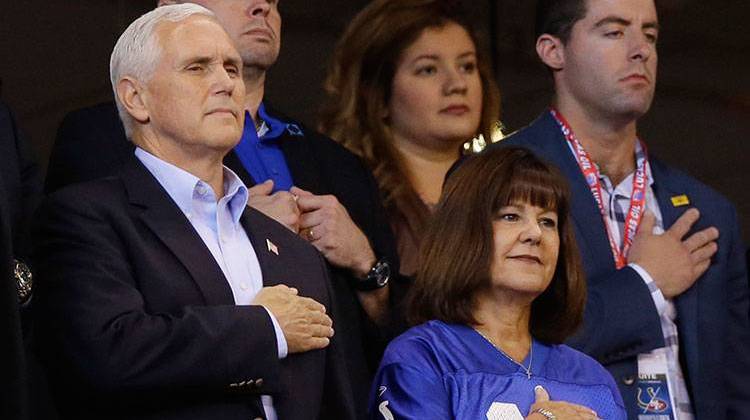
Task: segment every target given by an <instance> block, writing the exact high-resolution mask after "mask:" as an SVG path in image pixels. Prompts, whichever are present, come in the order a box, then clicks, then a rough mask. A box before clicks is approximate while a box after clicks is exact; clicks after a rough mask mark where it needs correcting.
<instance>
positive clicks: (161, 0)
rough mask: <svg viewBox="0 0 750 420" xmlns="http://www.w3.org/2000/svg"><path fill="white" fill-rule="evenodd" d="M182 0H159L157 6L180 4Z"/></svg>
mask: <svg viewBox="0 0 750 420" xmlns="http://www.w3.org/2000/svg"><path fill="white" fill-rule="evenodd" d="M179 3H180V2H179V1H177V0H159V2H158V3H156V7H160V6H166V5H168V4H179Z"/></svg>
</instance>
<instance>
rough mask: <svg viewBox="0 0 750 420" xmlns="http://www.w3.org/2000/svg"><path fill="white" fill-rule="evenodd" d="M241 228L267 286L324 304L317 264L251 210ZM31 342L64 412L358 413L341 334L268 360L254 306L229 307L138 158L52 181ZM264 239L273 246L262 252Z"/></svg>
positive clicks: (259, 312) (42, 215) (326, 297)
mask: <svg viewBox="0 0 750 420" xmlns="http://www.w3.org/2000/svg"><path fill="white" fill-rule="evenodd" d="M242 224H243V226H244V228H245V230H246V232H247V234H248V236H249V237H250V240H251V242H252V244H253V247H254V249H255V252H256V253H257V255H258V259H259V261H260V265H261V269H262V272H263V282H264V285H265V286H270V285H275V284H285V285H288V286H290V287H296V288H297V289H298V290H299V293H300V295H303V296H308V297H311V298H313V299H315V300H316V301H318V302H320V303H322V304H324V305H325V306H327V307H328V308H329V311H330V312H331V313H332V315H333V317H335V316H336V315H335V314H336V311H335V308H333V307H332V302H331V296H330V293H331V291H330V285H329V280H328V276H327V271H326V267H325V264H324V262H323V260H322V257H321V256H320V254H319V253H318V252H317V251H316V250H315V248H313V247H312V246H311V245H309V244H308V243H306V242H305V241H303V240H301V239H300V238H298V237H297V236H296V235H294V234H292V233H291V232H289V230H287V229H286V228H284V227H283V226H281V225H279V224H278V223H276V222H275V221H273V220H271V219H269V218H267V217H266V216H264V215H262V214H261V213H259V212H258V211H255V210H253V209H250V208H248V209H246V211H245V214H244V215H243V217H242ZM35 238H36V240H37V246H38V262H39V263H38V266H39V277H40V280H39V282H38V283H39V284H38V288H37V294H36V296H35V299H37V300H38V301H37V303H36V304H37V310H38V315H39V317H38V326H39V332H40V334H39V338H40V342H41V345H42V349H43V350H46V355H47V357H46V358H45V361H46V362H47V365H48V366H49V367H50V370H51V372H52V373H53V379H54V380H53V384H54V385H55V386H56V391H57V392H56V394H57V397H58V401H60V402H61V411H62V414H63V415H64V416H65V417H68V418H87V417H91V418H160V419H166V418H175V419H177V418H179V419H219V418H220V419H248V418H255V417H256V416H257V417H259V416H261V414H262V410H261V402H260V395H262V394H270V395H272V396H273V397H274V406H275V408H276V411H277V413H278V415H279V418H280V419H300V420H302V419H311V418H354V415H353V411H352V401H351V394H350V391H349V384H348V380H347V378H346V376H345V375H343V374H342V370H343V367H341V366H340V365H339V363H340V360H341V359H342V357H341V355H339V354H338V353H337V352H338V344H337V339H336V337H334V339H333V340H332V342H331V345H330V346H329V347H328V348H327V349H325V350H317V351H310V352H306V353H302V354H293V355H289V356H288V357H287V358H285V359H283V360H278V357H277V348H276V339H275V334H274V329H273V325H272V322H271V319H270V317H269V316H268V314H267V312H266V310H265V309H264V308H262V307H260V306H236V305H235V304H234V299H233V295H232V291H231V289H230V287H229V285H228V283H227V281H226V279H225V277H224V275H223V273H222V271H221V269H220V268H219V266H218V265H217V264H216V263H215V261H214V259H213V257H212V255H211V253H210V251H209V250H208V248H207V247H206V246H205V245H204V243H203V242H202V240H201V238H200V236H199V235H198V234H197V233H196V232H195V230H194V229H193V228H192V226H191V225H190V222H189V221H188V220H187V218H186V217H185V216H184V215H183V213H182V212H181V211H180V210H179V208H178V207H177V205H176V204H175V203H174V202H173V201H172V200H171V199H170V197H169V196H168V194H167V193H166V191H164V190H163V188H162V187H161V185H160V184H159V183H158V181H157V180H156V179H155V178H153V176H152V175H151V174H150V173H149V172H148V170H147V169H146V168H145V167H143V165H142V164H141V163H140V162H139V161H138V160H137V159H136V158H135V157H131V159H130V162H128V163H126V165H125V166H124V167H123V168H122V169H121V171H120V172H119V173H118V175H116V176H113V177H108V178H105V179H102V180H98V181H93V182H90V183H83V184H79V185H76V186H72V187H70V188H66V189H62V190H61V191H59V192H57V193H55V194H53V195H52V196H51V197H50V198H49V199H48V200H47V201H46V202H45V203H44V204H43V205H42V207H41V209H40V211H39V227H38V229H36V230H35ZM267 241H271V242H272V243H273V244H275V245H276V247H277V248H278V255H277V254H276V253H274V252H272V251H271V250H270V249H269V248H271V247H270V246H269V245H268V243H267Z"/></svg>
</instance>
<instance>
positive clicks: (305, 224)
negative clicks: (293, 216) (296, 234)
mask: <svg viewBox="0 0 750 420" xmlns="http://www.w3.org/2000/svg"><path fill="white" fill-rule="evenodd" d="M323 219H324V215H323V212H322V211H319V210H317V211H316V210H314V211H311V212H304V213H302V214H301V215H300V216H299V226H300V229H309V228H315V227H316V226H318V225H320V224H322V223H323V221H324V220H323Z"/></svg>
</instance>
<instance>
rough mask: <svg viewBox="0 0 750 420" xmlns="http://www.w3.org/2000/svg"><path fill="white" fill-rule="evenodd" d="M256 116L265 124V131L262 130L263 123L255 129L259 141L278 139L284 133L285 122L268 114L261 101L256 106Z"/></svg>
mask: <svg viewBox="0 0 750 420" xmlns="http://www.w3.org/2000/svg"><path fill="white" fill-rule="evenodd" d="M258 118H259V119H260V120H261V121H263V123H264V125H265V131H263V128H264V127H263V125H261V127H260V129H259V130H257V133H258V138H260V140H261V141H268V140H276V139H278V138H279V137H280V136H281V135H282V134H283V133H284V131H285V130H286V128H287V125H288V124H287V123H286V122H284V121H281V120H279V119H276V118H274V117H272V116H271V115H269V114H268V112H266V105H265V104H264V103H262V102H261V104H260V106H259V107H258Z"/></svg>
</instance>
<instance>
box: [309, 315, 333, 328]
mask: <svg viewBox="0 0 750 420" xmlns="http://www.w3.org/2000/svg"><path fill="white" fill-rule="evenodd" d="M308 320H309V321H310V323H311V324H313V325H318V326H322V327H326V328H330V327H332V326H333V320H332V319H331V317H329V316H328V315H326V314H324V313H323V312H309V313H308Z"/></svg>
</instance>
